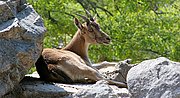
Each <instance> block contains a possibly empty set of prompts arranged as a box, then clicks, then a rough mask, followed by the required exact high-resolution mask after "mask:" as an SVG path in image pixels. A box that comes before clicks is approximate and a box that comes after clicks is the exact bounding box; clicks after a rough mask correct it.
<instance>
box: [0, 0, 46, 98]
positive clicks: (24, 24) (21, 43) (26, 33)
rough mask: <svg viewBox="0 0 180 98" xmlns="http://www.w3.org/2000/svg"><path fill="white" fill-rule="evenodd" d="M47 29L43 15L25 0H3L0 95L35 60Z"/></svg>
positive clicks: (15, 82)
mask: <svg viewBox="0 0 180 98" xmlns="http://www.w3.org/2000/svg"><path fill="white" fill-rule="evenodd" d="M20 8H24V9H20ZM44 32H45V28H44V26H43V22H42V19H41V17H40V16H39V15H38V14H37V13H36V12H35V11H34V9H33V8H32V6H30V5H27V4H26V3H25V0H12V1H11V0H8V1H0V88H1V89H0V97H1V96H3V95H5V94H6V93H8V92H9V91H11V90H12V89H13V88H14V86H16V85H17V84H18V83H19V82H20V81H21V80H22V78H23V77H24V76H25V74H27V72H28V70H29V69H30V68H31V66H32V65H33V64H34V63H35V62H36V60H37V58H38V57H39V55H40V52H41V50H42V40H43V36H44Z"/></svg>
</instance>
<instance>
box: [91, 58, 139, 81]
mask: <svg viewBox="0 0 180 98" xmlns="http://www.w3.org/2000/svg"><path fill="white" fill-rule="evenodd" d="M130 61H131V60H130V59H127V60H124V61H119V62H102V63H100V64H94V65H93V66H96V67H97V66H98V69H99V72H100V73H102V75H103V76H104V77H105V78H107V79H111V80H115V81H119V82H124V83H126V77H127V73H128V71H129V70H130V69H131V68H132V67H133V66H135V65H136V64H129V63H130Z"/></svg>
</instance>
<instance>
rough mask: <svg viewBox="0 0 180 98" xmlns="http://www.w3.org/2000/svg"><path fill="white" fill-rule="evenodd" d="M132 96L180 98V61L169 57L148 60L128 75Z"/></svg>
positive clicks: (137, 97)
mask: <svg viewBox="0 0 180 98" xmlns="http://www.w3.org/2000/svg"><path fill="white" fill-rule="evenodd" d="M127 83H128V90H129V92H130V94H131V95H132V98H180V63H178V62H173V61H170V60H169V59H167V58H164V57H160V58H157V59H152V60H146V61H143V62H141V63H140V64H138V65H137V66H135V67H133V68H131V69H130V70H129V72H128V75H127Z"/></svg>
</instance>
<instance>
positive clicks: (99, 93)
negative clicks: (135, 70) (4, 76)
mask: <svg viewBox="0 0 180 98" xmlns="http://www.w3.org/2000/svg"><path fill="white" fill-rule="evenodd" d="M32 77H33V78H32ZM36 77H39V76H38V74H37V73H33V74H31V75H26V77H25V78H24V79H23V80H22V81H21V83H20V85H19V86H16V89H14V91H12V92H10V93H8V94H6V95H5V96H4V97H3V98H14V96H16V98H121V97H122V98H129V93H128V90H127V89H126V88H118V87H116V86H113V85H108V84H106V82H105V81H98V82H97V83H96V84H62V83H47V82H43V81H39V79H38V78H36Z"/></svg>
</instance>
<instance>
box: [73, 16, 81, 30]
mask: <svg viewBox="0 0 180 98" xmlns="http://www.w3.org/2000/svg"><path fill="white" fill-rule="evenodd" d="M74 24H75V25H76V26H77V27H78V28H79V29H80V30H82V29H83V26H82V24H81V23H80V22H79V20H78V19H77V18H76V17H75V18H74Z"/></svg>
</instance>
